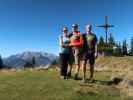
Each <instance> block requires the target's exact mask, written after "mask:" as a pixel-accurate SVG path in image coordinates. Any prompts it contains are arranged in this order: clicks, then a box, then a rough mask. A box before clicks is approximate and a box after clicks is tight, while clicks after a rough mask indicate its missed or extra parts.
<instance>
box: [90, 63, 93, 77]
mask: <svg viewBox="0 0 133 100" xmlns="http://www.w3.org/2000/svg"><path fill="white" fill-rule="evenodd" d="M93 78H94V65H90V79H93Z"/></svg>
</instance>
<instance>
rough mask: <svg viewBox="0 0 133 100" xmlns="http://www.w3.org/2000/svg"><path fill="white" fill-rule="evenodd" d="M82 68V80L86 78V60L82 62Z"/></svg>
mask: <svg viewBox="0 0 133 100" xmlns="http://www.w3.org/2000/svg"><path fill="white" fill-rule="evenodd" d="M82 68H83V81H85V80H86V61H83V62H82Z"/></svg>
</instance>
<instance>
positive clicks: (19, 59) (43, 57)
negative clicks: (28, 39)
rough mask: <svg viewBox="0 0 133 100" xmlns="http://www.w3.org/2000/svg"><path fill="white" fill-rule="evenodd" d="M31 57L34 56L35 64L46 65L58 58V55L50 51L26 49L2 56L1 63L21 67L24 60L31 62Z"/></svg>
mask: <svg viewBox="0 0 133 100" xmlns="http://www.w3.org/2000/svg"><path fill="white" fill-rule="evenodd" d="M33 57H34V58H35V62H36V66H40V65H48V64H51V63H52V62H53V61H55V60H58V56H56V55H54V54H51V53H46V52H32V51H26V52H23V53H18V54H15V55H11V56H9V57H7V58H4V59H3V63H4V65H5V66H11V67H13V68H23V66H24V65H25V63H26V62H29V63H31V62H32V58H33Z"/></svg>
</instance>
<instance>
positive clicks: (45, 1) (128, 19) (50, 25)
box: [0, 0, 133, 57]
mask: <svg viewBox="0 0 133 100" xmlns="http://www.w3.org/2000/svg"><path fill="white" fill-rule="evenodd" d="M132 10H133V0H0V54H1V55H2V56H3V57H7V56H9V55H11V54H16V53H20V52H23V51H44V52H49V53H54V54H58V40H57V39H58V35H59V34H61V33H60V28H61V27H62V26H63V25H67V26H68V27H69V31H71V24H73V23H78V24H79V25H80V26H79V27H80V31H81V32H84V26H85V25H86V24H92V25H93V32H94V33H96V35H97V36H98V37H99V36H101V35H102V36H105V33H104V30H103V29H101V28H97V27H96V25H101V24H104V16H105V15H107V16H109V23H110V24H113V25H115V27H114V28H112V29H110V30H109V32H110V33H113V36H114V38H115V40H117V41H122V40H124V39H127V41H128V42H130V38H131V37H132V36H133V30H132V26H133V20H132V18H133V13H132Z"/></svg>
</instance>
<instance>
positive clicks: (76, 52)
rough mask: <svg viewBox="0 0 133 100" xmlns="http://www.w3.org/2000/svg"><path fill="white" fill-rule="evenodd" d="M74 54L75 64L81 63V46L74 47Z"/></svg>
mask: <svg viewBox="0 0 133 100" xmlns="http://www.w3.org/2000/svg"><path fill="white" fill-rule="evenodd" d="M73 56H74V61H75V64H76V65H78V64H80V49H79V48H73Z"/></svg>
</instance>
